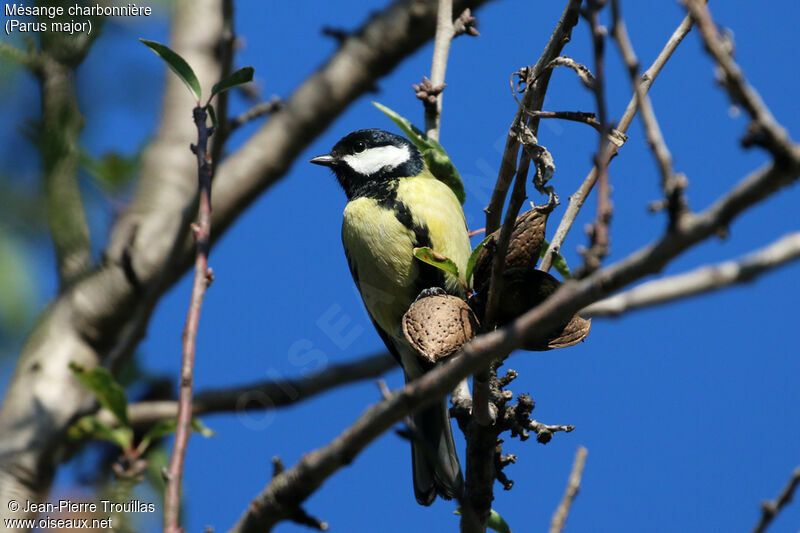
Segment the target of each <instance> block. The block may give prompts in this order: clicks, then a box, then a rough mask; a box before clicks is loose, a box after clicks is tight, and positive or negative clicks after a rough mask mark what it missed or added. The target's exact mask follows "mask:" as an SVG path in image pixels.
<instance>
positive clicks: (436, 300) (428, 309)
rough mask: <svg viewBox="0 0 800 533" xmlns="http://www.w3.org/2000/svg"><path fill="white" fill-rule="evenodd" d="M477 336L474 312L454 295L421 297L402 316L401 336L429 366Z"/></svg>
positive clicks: (476, 320)
mask: <svg viewBox="0 0 800 533" xmlns="http://www.w3.org/2000/svg"><path fill="white" fill-rule="evenodd" d="M477 333H478V319H477V318H476V317H475V313H473V312H472V309H470V307H469V306H468V305H467V303H466V302H465V301H464V300H462V299H461V298H458V297H456V296H450V295H436V296H428V297H426V298H421V299H419V300H417V301H416V302H414V303H413V304H412V305H411V307H409V308H408V311H406V314H404V315H403V334H404V335H405V337H406V339H407V340H408V342H409V343H411V345H412V346H413V347H414V348H415V349H416V350H417V353H418V354H419V355H420V357H421V358H422V359H424V360H425V361H427V362H428V363H436V362H438V361H441V360H442V359H444V358H446V357H449V356H451V355H453V354H454V353H456V352H457V351H458V350H460V349H461V346H463V345H464V344H466V343H467V342H468V341H469V340H470V339H472V337H474V336H475V335H476V334H477Z"/></svg>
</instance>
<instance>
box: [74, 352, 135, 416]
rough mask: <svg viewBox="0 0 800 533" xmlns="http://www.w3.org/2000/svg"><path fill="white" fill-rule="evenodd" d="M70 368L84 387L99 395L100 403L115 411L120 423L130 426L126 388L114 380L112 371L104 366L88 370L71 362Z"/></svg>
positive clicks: (112, 411)
mask: <svg viewBox="0 0 800 533" xmlns="http://www.w3.org/2000/svg"><path fill="white" fill-rule="evenodd" d="M69 369H70V370H72V373H73V374H74V375H75V377H76V378H77V379H78V381H80V382H81V384H82V385H83V386H84V387H86V388H87V389H89V390H90V391H92V392H93V393H94V395H95V396H97V400H98V401H99V402H100V405H102V406H103V407H105V408H106V409H108V410H109V411H111V413H113V415H114V416H115V417H116V419H117V421H118V422H119V423H120V425H122V426H130V422H129V420H128V400H127V398H126V397H125V390H123V388H122V387H121V386H120V384H119V383H117V382H116V381H115V380H114V377H113V376H112V375H111V372H109V371H108V370H107V369H105V368H102V367H95V368H93V369H91V370H86V369H85V368H83V367H82V366H80V365H79V364H77V363H70V364H69Z"/></svg>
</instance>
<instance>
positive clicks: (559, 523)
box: [550, 446, 588, 533]
mask: <svg viewBox="0 0 800 533" xmlns="http://www.w3.org/2000/svg"><path fill="white" fill-rule="evenodd" d="M587 455H588V452H587V451H586V448H584V447H583V446H580V447H579V448H578V451H577V452H575V461H574V462H573V463H572V472H571V473H570V475H569V480H568V481H567V489H566V490H565V491H564V497H563V498H562V499H561V503H560V504H559V505H558V508H557V509H556V512H555V514H553V519H552V520H551V521H550V533H561V531H563V530H564V526H566V525H567V517H568V516H569V510H570V508H571V507H572V502H573V501H575V497H576V496H577V495H578V491H579V490H580V489H581V477H582V476H583V467H584V466H585V465H586V456H587Z"/></svg>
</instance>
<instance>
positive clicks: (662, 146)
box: [611, 0, 689, 228]
mask: <svg viewBox="0 0 800 533" xmlns="http://www.w3.org/2000/svg"><path fill="white" fill-rule="evenodd" d="M611 11H612V17H613V24H614V26H613V28H612V31H611V33H612V35H613V36H614V40H615V41H616V43H617V46H618V48H619V50H620V53H621V54H622V57H623V60H624V61H625V65H626V66H627V67H628V74H629V75H630V78H631V85H632V86H633V91H634V94H635V96H636V99H637V101H638V102H639V110H640V111H641V112H640V117H641V119H642V124H643V125H644V130H645V134H646V135H647V142H648V144H649V145H650V149H651V151H652V152H653V157H654V158H655V160H656V163H657V164H658V169H659V171H660V173H661V188H662V189H663V191H664V200H663V205H661V204H659V205H661V206H662V207H663V208H665V209H666V211H667V213H668V214H669V227H670V228H674V227H675V226H677V225H678V224H680V222H681V219H682V217H683V215H685V214H686V212H687V211H688V210H689V207H688V205H687V203H686V198H685V197H684V195H683V191H684V189H686V186H687V185H688V182H687V181H686V178H685V177H684V176H682V175H681V176H676V175H675V172H674V170H673V168H672V155H671V154H670V152H669V149H668V148H667V144H666V142H665V141H664V137H663V135H662V134H661V128H660V127H659V126H658V120H657V119H656V114H655V111H654V110H653V105H652V103H651V102H650V97H649V96H647V92H646V91H645V90H644V88H643V87H642V83H641V81H640V79H639V61H638V59H636V53H635V52H634V50H633V44H632V43H631V40H630V37H629V36H628V30H627V29H626V27H625V20H624V19H623V18H622V12H621V11H620V6H619V0H612V2H611Z"/></svg>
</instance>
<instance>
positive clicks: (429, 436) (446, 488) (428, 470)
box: [411, 398, 464, 505]
mask: <svg viewBox="0 0 800 533" xmlns="http://www.w3.org/2000/svg"><path fill="white" fill-rule="evenodd" d="M414 425H415V426H416V430H417V431H416V433H415V434H414V435H413V437H412V441H411V462H412V467H413V473H414V495H415V496H416V498H417V501H418V502H419V503H420V504H421V505H430V504H432V503H433V500H435V499H436V495H437V494H439V495H440V496H441V497H443V498H445V499H447V500H449V499H452V498H456V497H460V496H461V494H462V491H463V490H464V478H463V476H462V475H461V465H459V463H458V455H457V454H456V447H455V443H454V442H453V430H452V429H451V427H450V415H449V413H448V410H447V398H444V399H443V400H442V401H441V402H438V403H436V404H434V405H432V406H430V407H426V408H425V409H423V410H422V411H420V412H419V413H417V414H415V415H414Z"/></svg>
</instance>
